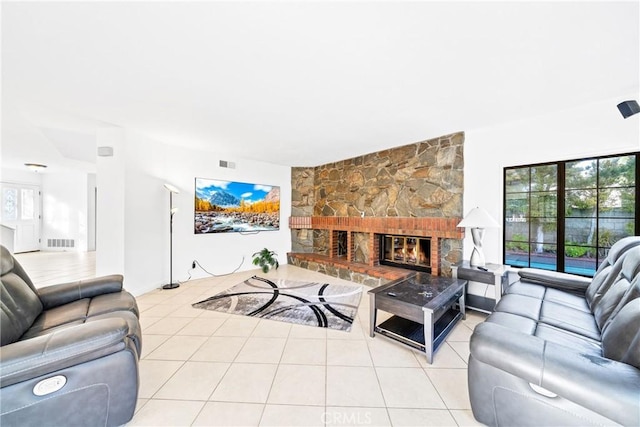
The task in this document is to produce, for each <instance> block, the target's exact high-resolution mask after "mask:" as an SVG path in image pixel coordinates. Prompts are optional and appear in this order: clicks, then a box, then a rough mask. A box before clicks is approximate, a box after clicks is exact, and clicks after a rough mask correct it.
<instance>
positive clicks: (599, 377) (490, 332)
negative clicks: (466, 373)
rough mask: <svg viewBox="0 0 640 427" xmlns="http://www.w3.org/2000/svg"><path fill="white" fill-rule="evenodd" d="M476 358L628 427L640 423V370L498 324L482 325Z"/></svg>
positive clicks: (474, 338) (475, 340)
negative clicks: (639, 397)
mask: <svg viewBox="0 0 640 427" xmlns="http://www.w3.org/2000/svg"><path fill="white" fill-rule="evenodd" d="M470 346H471V356H472V357H474V358H475V359H477V360H478V361H480V362H483V363H485V364H488V365H491V366H493V367H495V368H498V369H500V370H503V371H505V372H508V373H510V374H512V375H515V376H517V377H520V378H522V379H523V380H524V381H527V382H529V383H531V384H534V385H537V386H540V387H543V388H545V389H546V390H549V391H551V392H553V393H555V394H557V395H558V396H560V397H562V398H564V399H567V400H570V401H572V402H574V403H576V404H578V405H581V406H583V407H585V408H589V409H590V410H592V411H594V412H596V413H599V414H601V415H603V416H605V417H607V418H609V419H612V420H614V421H616V422H618V423H620V424H622V425H639V422H640V420H639V418H640V400H639V399H638V396H640V370H638V369H636V368H635V367H634V366H631V365H627V364H625V363H620V362H617V361H614V360H611V359H606V358H604V357H599V356H593V355H587V354H582V353H579V352H577V351H575V350H573V349H571V348H569V347H565V346H562V345H559V344H555V343H552V342H548V341H545V340H543V339H541V338H538V337H534V336H531V335H526V334H523V333H520V332H517V331H514V330H512V329H509V328H505V327H504V326H501V325H498V324H495V323H482V324H480V325H478V326H477V327H476V329H475V331H474V333H473V335H472V337H471V342H470Z"/></svg>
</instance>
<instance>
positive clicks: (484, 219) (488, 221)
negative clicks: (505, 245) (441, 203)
mask: <svg viewBox="0 0 640 427" xmlns="http://www.w3.org/2000/svg"><path fill="white" fill-rule="evenodd" d="M458 227H465V228H470V229H471V237H472V238H473V252H472V253H471V262H470V264H471V265H472V266H474V267H484V264H485V262H484V253H483V252H482V238H483V237H484V229H485V228H497V227H500V225H499V224H498V223H497V222H496V220H495V219H493V218H491V215H489V213H488V212H487V211H485V210H484V209H482V208H480V207H475V208H473V209H471V211H470V212H469V213H468V214H467V215H466V216H465V217H464V219H463V220H462V221H460V223H459V224H458Z"/></svg>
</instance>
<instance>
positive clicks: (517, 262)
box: [504, 153, 638, 275]
mask: <svg viewBox="0 0 640 427" xmlns="http://www.w3.org/2000/svg"><path fill="white" fill-rule="evenodd" d="M637 157H638V153H633V154H627V155H619V156H608V157H600V158H592V159H582V160H575V161H566V162H555V163H548V164H541V165H529V166H519V167H511V168H505V171H504V179H505V180H504V182H505V188H504V195H505V212H504V219H505V222H504V230H505V233H504V239H505V240H504V262H505V264H509V265H513V266H519V267H537V268H544V269H549V270H558V271H565V272H571V273H576V274H582V275H593V273H595V271H596V269H597V267H598V266H599V265H600V263H601V262H602V260H603V259H604V258H605V257H606V256H607V253H608V250H609V248H610V247H611V245H612V244H613V243H615V242H616V241H618V240H620V239H621V238H623V237H626V236H630V235H634V234H637V223H638V219H637V217H636V212H637V205H638V201H637V197H636V193H637V184H638V183H637V178H636V177H637V174H638V171H637V170H636V161H637ZM558 248H562V250H561V251H559V250H558ZM558 254H561V256H558Z"/></svg>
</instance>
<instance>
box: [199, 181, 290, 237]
mask: <svg viewBox="0 0 640 427" xmlns="http://www.w3.org/2000/svg"><path fill="white" fill-rule="evenodd" d="M279 229H280V187H278V186H273V185H263V184H251V183H245V182H236V181H222V180H215V179H205V178H196V184H195V220H194V232H195V234H209V233H226V232H243V231H247V232H253V231H272V230H279Z"/></svg>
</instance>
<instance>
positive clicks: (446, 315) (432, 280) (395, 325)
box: [369, 273, 467, 363]
mask: <svg viewBox="0 0 640 427" xmlns="http://www.w3.org/2000/svg"><path fill="white" fill-rule="evenodd" d="M466 284H467V281H466V280H459V279H451V278H448V277H439V276H432V275H430V274H427V273H416V274H414V275H412V276H410V277H408V278H406V279H401V280H398V281H395V282H392V283H389V284H387V285H383V286H379V287H377V288H374V289H372V290H370V291H369V298H370V308H369V310H370V325H369V334H370V335H371V337H374V336H375V333H376V332H377V333H379V334H381V335H384V336H386V337H388V338H391V339H393V340H395V341H398V342H400V343H401V344H404V345H407V346H409V347H411V348H414V349H418V350H420V351H423V352H424V353H425V354H426V356H427V362H428V363H432V362H433V353H434V352H435V351H436V350H437V349H438V347H439V346H440V344H442V343H443V342H444V339H445V338H446V336H447V334H448V333H449V332H451V330H452V329H453V327H454V326H455V325H456V323H457V322H458V320H460V318H462V319H464V318H465V306H464V299H465V288H466ZM378 310H382V311H386V312H388V313H392V314H393V315H394V316H392V317H391V318H389V319H388V320H386V321H384V322H382V323H381V324H380V325H376V318H377V312H378Z"/></svg>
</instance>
